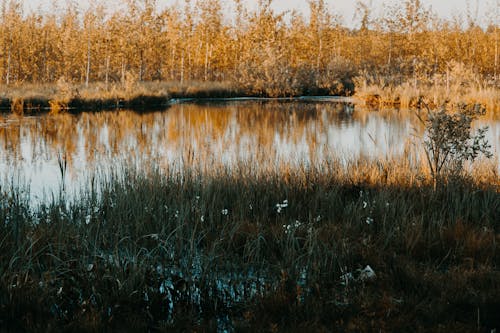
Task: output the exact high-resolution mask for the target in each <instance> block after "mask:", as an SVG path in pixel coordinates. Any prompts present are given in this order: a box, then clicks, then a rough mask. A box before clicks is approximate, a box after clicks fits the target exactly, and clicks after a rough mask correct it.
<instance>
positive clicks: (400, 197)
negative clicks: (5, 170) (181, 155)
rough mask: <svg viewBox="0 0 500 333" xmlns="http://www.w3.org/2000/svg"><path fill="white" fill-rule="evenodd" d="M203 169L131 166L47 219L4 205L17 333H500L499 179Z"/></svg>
mask: <svg viewBox="0 0 500 333" xmlns="http://www.w3.org/2000/svg"><path fill="white" fill-rule="evenodd" d="M203 170H206V169H205V168H200V169H198V168H196V167H194V168H184V169H182V170H181V171H179V172H174V171H172V170H170V171H167V172H165V173H161V172H159V171H157V170H156V169H155V168H152V169H151V170H142V171H139V170H134V169H132V168H130V167H126V166H123V167H122V168H119V169H118V170H116V171H115V173H114V174H113V175H112V176H111V177H110V178H109V179H108V180H102V181H100V182H98V183H97V184H94V186H92V188H96V187H99V188H100V189H101V190H100V193H97V192H96V191H95V190H91V189H84V190H83V191H82V194H81V195H80V196H79V198H78V199H76V200H74V201H71V202H69V201H67V200H65V199H64V197H63V198H61V199H58V200H53V201H52V202H51V203H48V204H44V205H41V206H38V207H30V204H29V198H28V197H27V195H23V194H22V192H21V191H19V190H16V189H13V190H10V191H2V197H1V199H0V219H1V221H3V223H2V224H1V225H0V235H1V236H0V291H1V292H0V323H1V325H2V327H10V328H12V329H14V330H37V331H51V330H63V329H64V330H70V331H71V330H75V329H79V330H87V331H102V329H104V328H116V329H118V328H124V327H126V328H127V329H128V330H134V329H142V330H144V329H146V328H154V329H158V330H169V329H172V328H176V329H180V330H193V329H202V328H204V329H212V330H213V329H216V327H217V326H219V327H220V325H221V320H222V319H221V318H226V317H227V316H229V318H231V320H230V321H229V322H230V325H232V327H233V328H235V329H237V330H243V331H245V330H251V331H255V330H260V331H261V330H271V331H273V330H274V331H288V330H289V329H292V328H294V329H300V328H301V327H302V328H304V329H305V328H307V329H312V330H330V329H333V328H336V329H341V330H343V331H372V330H375V329H377V330H378V329H380V328H382V329H383V330H387V331H408V330H412V331H418V330H425V331H440V330H441V329H442V328H443V329H444V328H446V329H453V330H456V331H470V330H475V329H477V328H478V327H479V329H481V330H486V329H491V328H494V327H499V325H500V323H499V322H498V317H497V316H496V314H497V313H498V310H499V309H500V304H499V302H498V299H499V296H500V284H499V282H498V281H500V279H499V278H500V274H499V272H498V264H499V263H500V261H499V260H500V258H499V256H498V251H497V248H496V246H497V245H496V244H497V243H498V241H499V240H500V236H499V235H500V233H499V230H500V229H499V225H498V221H499V217H500V194H499V189H498V185H499V184H498V175H497V174H495V171H494V168H492V170H493V171H492V172H493V174H491V173H490V171H491V170H489V171H488V170H483V171H482V174H483V175H486V176H484V177H485V178H484V179H483V181H485V182H481V183H479V182H475V181H472V180H471V179H466V178H460V179H454V180H450V181H449V182H448V183H443V184H442V185H441V186H439V187H437V188H436V189H435V190H434V189H433V186H432V182H431V181H430V180H429V179H428V177H426V176H425V175H424V174H423V172H422V170H419V169H418V168H416V167H413V168H410V167H409V166H408V165H407V163H406V162H404V161H385V162H384V161H381V162H379V163H369V162H368V161H364V160H359V161H357V162H349V163H347V164H346V165H345V166H342V164H341V163H339V162H337V161H329V162H325V163H324V164H321V165H319V166H317V167H305V166H303V167H298V168H294V169H290V168H288V167H286V166H285V165H281V166H274V167H269V168H268V169H267V170H266V172H265V173H264V172H256V171H254V169H252V168H251V167H250V166H249V165H248V164H243V163H242V164H240V165H239V166H237V167H235V168H233V169H231V170H229V169H228V168H225V167H224V166H222V165H214V166H213V168H212V169H211V170H210V171H203ZM476 172H479V171H476ZM488 175H489V176H488ZM96 185H98V186H96ZM366 265H370V267H371V268H373V270H374V271H375V274H376V277H375V278H374V279H364V278H362V277H361V275H360V273H359V272H360V270H361V269H363V268H364V267H366ZM351 275H352V278H351V277H350V276H351ZM358 275H359V276H358ZM215 318H219V321H216V320H215Z"/></svg>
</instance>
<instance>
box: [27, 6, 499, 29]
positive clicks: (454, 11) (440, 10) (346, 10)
mask: <svg viewBox="0 0 500 333" xmlns="http://www.w3.org/2000/svg"><path fill="white" fill-rule="evenodd" d="M115 1H116V3H120V2H121V1H117V0H115ZM178 1H179V2H180V3H183V0H157V3H158V4H159V5H160V6H169V5H173V4H175V3H176V2H178ZM243 1H244V2H245V3H247V4H248V5H249V6H250V7H251V6H255V4H256V3H257V0H243ZM366 1H367V2H368V1H370V0H366ZM421 1H422V2H423V3H424V5H425V6H426V7H429V6H430V7H432V9H433V10H434V11H435V12H436V13H437V14H438V15H439V16H440V17H443V18H447V19H450V18H452V17H454V16H459V15H461V16H462V17H464V18H465V15H466V13H467V8H469V12H470V13H472V14H473V16H474V15H475V13H476V8H477V19H478V21H479V23H480V24H481V22H484V19H485V14H486V12H487V11H489V13H490V19H491V18H495V17H496V20H497V21H498V20H500V18H499V15H500V14H498V13H499V9H498V8H499V7H500V0H421ZM51 2H52V1H51V0H25V4H26V7H27V9H29V10H38V9H40V8H42V10H44V11H49V10H50V5H49V4H50V3H51ZM58 2H59V3H60V4H63V5H64V4H65V3H66V2H67V1H64V0H59V1H58ZM75 2H76V3H80V4H81V5H82V6H85V5H86V4H88V3H89V0H79V1H78V0H75ZM111 2H113V1H108V2H107V3H111ZM191 2H192V3H193V2H195V0H192V1H191ZM223 2H224V3H231V2H232V1H231V0H223ZM325 2H326V4H327V5H328V6H329V7H330V9H331V10H333V12H334V13H338V14H341V15H342V17H343V22H344V24H346V25H347V26H352V25H353V23H352V22H353V17H354V5H355V1H354V0H325ZM371 3H372V7H373V10H374V13H375V16H377V14H379V13H380V11H381V8H382V4H390V3H398V1H397V0H371ZM495 5H496V8H497V9H496V11H497V14H498V15H492V13H493V12H494V10H493V11H492V8H495ZM226 7H229V5H227V6H226ZM273 8H274V9H275V10H276V11H279V12H281V11H285V10H292V9H297V10H299V11H301V12H304V13H307V8H308V6H307V1H306V0H274V2H273ZM228 10H229V9H228ZM356 21H358V20H357V19H356Z"/></svg>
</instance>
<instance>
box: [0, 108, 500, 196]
mask: <svg viewBox="0 0 500 333" xmlns="http://www.w3.org/2000/svg"><path fill="white" fill-rule="evenodd" d="M488 125H489V127H490V131H489V133H488V136H489V140H490V142H491V143H492V145H493V151H494V152H495V153H496V152H497V150H498V147H499V146H500V133H499V132H500V130H499V129H500V123H499V122H498V121H497V122H492V121H489V123H488ZM422 131H423V129H422V126H421V125H420V124H419V123H418V121H416V119H415V116H414V115H413V114H412V113H411V112H404V111H380V112H369V111H364V110H359V109H357V108H354V106H353V105H352V104H346V103H340V102H331V101H329V102H328V101H315V102H311V101H308V102H296V101H295V102H291V101H281V102H269V101H225V102H210V103H199V104H188V103H180V104H176V105H173V106H171V107H170V108H169V109H168V110H166V111H164V112H152V113H145V114H137V113H134V112H131V111H117V112H99V113H82V114H78V115H71V114H60V115H42V116H37V117H18V116H15V115H11V114H8V115H3V116H2V115H0V174H1V175H2V176H3V177H4V179H3V180H4V181H12V180H13V181H14V182H24V183H25V184H29V185H30V187H31V192H32V194H34V195H36V196H42V195H48V194H50V193H52V192H57V191H58V190H59V189H60V188H61V185H62V183H63V182H67V183H69V185H74V184H79V183H81V182H82V181H83V180H85V179H88V178H87V177H86V175H88V173H90V174H92V173H94V172H96V171H97V172H101V171H102V170H106V169H109V168H110V167H113V166H115V165H117V163H121V162H120V161H127V162H128V163H134V164H135V165H137V166H138V167H139V168H140V166H141V165H142V164H143V163H149V162H150V161H155V162H156V163H158V164H159V165H162V166H165V167H166V166H168V167H169V168H172V167H179V168H180V167H182V166H183V165H185V164H186V163H193V161H197V162H198V163H202V164H203V165H204V166H205V167H206V168H207V169H209V168H210V166H211V165H212V164H213V163H214V162H217V163H224V164H226V165H229V166H230V165H232V164H233V163H236V162H241V161H248V162H251V163H252V167H254V168H256V169H258V168H259V167H263V166H265V165H272V164H273V163H287V164H290V165H291V166H293V165H297V164H303V163H305V164H308V163H315V162H317V161H321V160H324V159H326V158H328V157H332V156H337V157H342V158H349V159H350V158H356V157H359V156H366V157H378V156H397V155H400V154H402V153H403V151H404V149H405V148H406V147H408V145H409V143H411V142H415V141H417V142H418V140H415V139H414V135H419V134H421V133H422ZM496 156H497V157H496V158H498V154H497V153H496ZM61 162H65V163H67V165H68V170H67V175H66V176H64V174H63V173H62V172H61V168H60V166H61ZM262 162H267V163H262ZM104 172H105V171H104Z"/></svg>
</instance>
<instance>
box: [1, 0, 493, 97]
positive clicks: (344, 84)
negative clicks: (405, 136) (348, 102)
mask: <svg viewBox="0 0 500 333" xmlns="http://www.w3.org/2000/svg"><path fill="white" fill-rule="evenodd" d="M230 1H231V5H232V7H233V8H234V13H232V14H230V15H228V14H227V13H225V11H224V9H223V8H224V3H223V2H222V1H221V0H197V1H194V0H191V1H190V0H184V2H182V1H181V5H178V6H171V7H167V8H164V9H159V7H158V6H157V3H156V1H154V0H127V2H126V7H125V10H120V11H116V10H111V9H109V8H107V4H106V1H104V0H101V1H93V2H92V3H91V5H90V7H89V8H88V9H86V10H84V11H82V10H81V9H80V8H79V7H78V6H77V5H75V4H73V3H70V4H68V5H66V6H64V7H62V8H61V7H59V8H55V9H54V11H52V12H50V13H48V14H47V13H45V14H42V13H38V12H28V13H24V12H23V1H22V0H3V1H2V3H1V8H0V10H1V12H0V82H1V83H2V84H5V85H12V84H23V83H52V82H56V81H58V80H60V79H61V78H64V79H65V80H67V81H69V82H74V83H83V84H89V83H90V82H97V81H98V82H105V83H106V84H107V83H112V82H125V80H127V79H128V80H130V79H131V78H132V79H133V80H137V81H179V82H187V81H226V82H233V83H234V84H235V85H237V86H238V87H241V88H243V89H246V90H247V91H250V92H252V93H254V94H266V95H271V96H275V95H286V94H297V93H315V92H326V93H338V92H345V91H346V90H352V89H353V82H354V81H353V78H355V77H364V78H365V79H366V80H370V79H375V78H376V79H377V80H379V81H380V80H381V78H382V79H383V81H384V82H387V83H391V84H392V83H397V82H403V81H412V82H414V83H415V84H436V82H438V81H439V83H443V84H444V83H445V82H446V81H447V80H449V77H448V76H449V75H450V71H451V69H453V68H456V67H457V66H461V68H463V73H469V74H468V75H469V76H467V75H466V77H465V78H464V79H467V80H469V81H471V80H472V81H474V80H476V81H480V82H481V84H494V83H495V82H497V83H498V77H499V74H500V73H499V71H500V68H499V54H498V53H499V49H498V44H499V35H500V33H499V22H498V21H499V19H498V17H499V16H498V8H499V1H498V0H496V1H495V0H494V1H493V2H491V1H490V3H489V6H490V8H489V11H488V12H489V13H490V14H488V15H486V16H487V17H484V18H481V20H482V22H483V23H482V24H481V25H479V24H478V20H479V19H478V18H476V17H474V15H471V14H470V13H467V14H468V15H466V18H465V19H463V20H461V19H454V20H443V19H440V18H438V17H437V15H436V14H435V13H433V12H432V11H431V10H430V9H429V8H426V7H425V6H424V5H423V4H422V3H421V1H420V0H404V1H401V2H400V3H399V4H398V5H396V6H389V5H386V6H385V9H384V11H383V14H382V15H381V16H380V17H375V15H374V9H373V8H372V7H370V5H369V3H368V2H367V1H362V0H358V1H357V2H355V3H353V5H356V12H357V16H358V20H359V21H360V24H359V25H358V27H356V28H348V27H346V26H345V25H342V24H341V17H340V16H339V15H337V14H335V13H334V12H332V11H331V10H330V9H329V8H328V6H327V4H326V1H325V0H308V4H309V13H307V15H305V14H303V13H300V12H296V11H292V12H287V13H278V12H275V11H274V10H273V9H272V7H271V2H272V1H271V0H259V1H258V5H257V7H256V9H255V10H250V9H248V8H246V7H245V5H244V3H243V1H242V0H230ZM484 22H485V23H486V24H484Z"/></svg>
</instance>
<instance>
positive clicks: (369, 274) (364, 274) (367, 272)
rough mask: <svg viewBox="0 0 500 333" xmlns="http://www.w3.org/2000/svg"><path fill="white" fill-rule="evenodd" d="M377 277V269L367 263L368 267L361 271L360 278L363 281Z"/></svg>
mask: <svg viewBox="0 0 500 333" xmlns="http://www.w3.org/2000/svg"><path fill="white" fill-rule="evenodd" d="M375 277H377V275H376V274H375V271H374V270H373V269H372V268H371V267H370V265H366V267H365V268H364V269H362V270H361V272H360V273H359V278H358V279H359V280H361V281H367V280H373V279H374V278H375Z"/></svg>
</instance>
